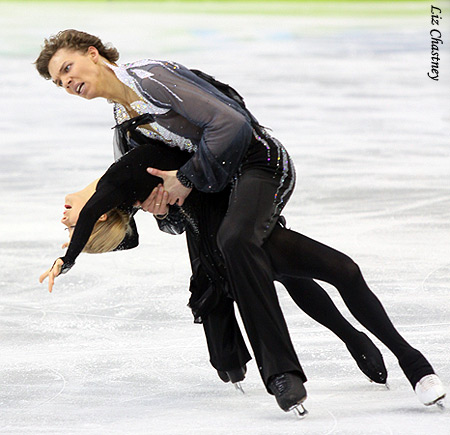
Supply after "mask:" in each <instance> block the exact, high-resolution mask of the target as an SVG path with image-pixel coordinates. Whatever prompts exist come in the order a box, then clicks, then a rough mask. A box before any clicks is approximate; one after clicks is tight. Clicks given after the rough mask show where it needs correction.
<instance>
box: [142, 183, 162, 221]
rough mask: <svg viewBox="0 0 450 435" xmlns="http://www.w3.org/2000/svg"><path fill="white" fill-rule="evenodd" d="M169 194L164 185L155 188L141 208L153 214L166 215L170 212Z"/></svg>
mask: <svg viewBox="0 0 450 435" xmlns="http://www.w3.org/2000/svg"><path fill="white" fill-rule="evenodd" d="M168 198H169V197H168V194H167V192H165V191H164V187H163V185H162V184H159V185H158V186H157V187H155V188H154V189H153V191H152V193H151V194H150V196H149V197H148V198H147V199H146V200H145V201H144V202H142V203H141V208H142V210H144V211H148V212H150V213H153V214H165V213H167V212H168V210H169V208H168V206H167V203H168Z"/></svg>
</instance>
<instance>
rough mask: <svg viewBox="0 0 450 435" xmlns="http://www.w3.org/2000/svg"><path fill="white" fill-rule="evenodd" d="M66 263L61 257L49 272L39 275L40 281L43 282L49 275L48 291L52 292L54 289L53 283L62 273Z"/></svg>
mask: <svg viewBox="0 0 450 435" xmlns="http://www.w3.org/2000/svg"><path fill="white" fill-rule="evenodd" d="M63 264H64V261H62V260H61V258H58V259H57V260H56V261H55V262H54V263H53V266H52V267H51V268H50V269H48V270H47V272H44V273H43V274H42V275H41V276H40V277H39V282H40V283H41V284H42V283H43V282H44V280H45V278H47V277H48V291H49V292H50V293H51V292H52V290H53V284H54V283H55V278H56V277H57V276H58V275H59V274H60V272H61V267H62V265H63Z"/></svg>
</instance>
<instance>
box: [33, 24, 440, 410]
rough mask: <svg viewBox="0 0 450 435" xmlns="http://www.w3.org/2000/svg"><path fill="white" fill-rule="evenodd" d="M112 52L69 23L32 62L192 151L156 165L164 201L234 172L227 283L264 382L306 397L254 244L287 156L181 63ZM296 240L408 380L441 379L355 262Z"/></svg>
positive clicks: (279, 199)
mask: <svg viewBox="0 0 450 435" xmlns="http://www.w3.org/2000/svg"><path fill="white" fill-rule="evenodd" d="M117 60H118V53H117V51H116V50H115V49H113V48H112V47H105V46H104V45H103V43H102V42H101V41H100V40H99V39H98V38H96V37H94V36H92V35H88V34H86V33H83V32H78V31H73V30H70V31H64V32H60V33H59V34H58V35H56V36H55V37H53V38H50V39H49V40H47V41H46V43H45V47H44V49H43V50H42V52H41V54H40V56H39V58H38V60H37V62H36V64H37V68H38V70H39V72H40V74H41V75H42V76H44V77H45V78H47V79H50V78H52V79H53V81H54V82H55V83H56V84H58V85H60V86H62V87H64V88H65V89H66V90H67V91H68V92H69V93H70V94H73V95H79V96H81V97H84V98H86V99H92V98H95V97H103V98H106V99H108V100H111V101H113V102H114V103H115V106H114V113H115V117H116V120H117V121H118V122H121V121H123V120H126V119H129V118H130V117H133V116H136V115H141V114H150V115H151V120H150V123H149V125H148V128H147V129H146V130H145V131H146V133H147V135H148V136H149V137H158V138H160V139H162V140H163V141H164V142H165V143H166V144H167V145H168V146H176V147H179V148H181V149H186V150H188V151H190V152H191V153H192V154H191V156H192V157H191V158H190V159H189V160H188V161H187V162H186V163H184V164H183V165H182V166H181V167H180V168H179V169H178V170H173V171H168V172H166V173H165V174H164V188H165V190H166V191H167V192H168V202H169V204H175V202H177V203H178V205H180V206H182V205H183V203H184V201H185V199H186V198H187V197H188V195H189V194H190V193H191V191H192V187H196V189H197V190H200V191H203V192H220V191H222V190H223V189H224V188H225V186H227V185H228V183H229V182H230V180H234V183H233V184H232V188H231V194H230V202H229V206H228V208H227V212H226V215H225V217H224V219H223V220H222V222H221V224H220V227H219V228H218V231H217V243H218V247H219V250H220V252H221V254H222V256H223V259H224V263H225V266H226V268H225V269H226V274H227V282H228V283H229V284H230V293H231V294H232V296H233V298H234V299H235V300H236V302H237V305H238V307H239V310H240V312H241V315H242V318H243V322H244V326H245V328H246V331H247V334H248V336H249V339H250V342H251V343H252V347H253V350H254V353H255V357H256V360H257V364H258V367H259V369H260V372H261V376H262V378H263V380H264V382H265V384H266V386H267V387H268V389H269V390H270V391H272V392H273V393H274V394H275V395H276V396H277V400H278V399H279V398H280V397H281V395H282V392H286V391H288V392H289V395H291V397H295V398H296V402H297V403H301V402H302V401H303V400H304V398H305V397H306V391H305V390H304V387H303V382H304V381H305V380H306V378H305V377H304V374H303V371H302V369H301V367H300V364H299V362H298V359H297V357H296V354H295V351H294V349H293V346H292V343H291V342H290V338H289V334H288V331H287V328H286V325H285V322H284V319H283V316H282V313H281V310H280V307H279V304H278V301H277V299H276V293H275V288H274V286H273V280H272V276H271V273H270V271H271V268H270V258H269V257H268V255H267V254H266V252H265V250H264V248H263V245H264V242H266V241H267V238H268V236H269V235H270V233H271V232H272V230H273V229H274V227H275V225H276V222H277V220H278V217H279V215H280V212H281V209H282V208H283V206H284V205H285V203H286V201H287V199H288V198H289V196H290V194H291V193H292V189H293V186H294V178H295V174H294V170H293V167H292V164H291V161H290V158H289V156H288V155H287V153H286V151H285V149H284V148H283V147H282V145H281V144H280V143H279V142H278V141H277V140H276V139H274V138H272V137H271V136H269V135H268V134H267V132H266V131H265V130H264V129H263V128H261V126H259V124H258V123H257V121H256V120H255V118H254V117H253V116H252V115H251V114H250V113H249V112H248V111H247V110H245V108H243V107H242V106H241V105H240V104H238V103H237V102H236V101H235V100H233V99H231V98H229V97H227V96H225V95H224V94H223V93H221V92H220V91H219V90H218V89H217V88H215V87H214V86H212V85H211V84H210V83H208V82H207V81H205V80H203V79H202V78H199V77H198V76H197V75H196V74H194V73H193V72H191V71H190V70H188V69H186V68H185V67H183V66H181V65H179V64H176V63H173V62H159V61H151V60H144V61H139V62H135V63H133V64H128V65H124V66H117V65H116V61H117ZM162 169H164V168H162ZM158 174H160V173H158ZM302 242H304V243H303V246H302V248H304V247H307V248H308V251H307V252H308V253H307V257H308V258H312V257H314V255H317V256H318V257H319V258H320V259H321V261H322V262H323V263H322V264H326V265H327V268H326V270H334V274H338V275H340V276H333V277H330V276H323V279H325V278H328V279H332V280H334V281H335V285H336V286H338V289H339V287H342V281H341V280H342V279H343V280H344V281H345V282H346V283H348V279H349V277H351V281H352V285H351V286H350V287H351V289H348V290H347V291H343V290H342V289H339V290H340V291H341V294H342V295H343V297H344V300H345V301H346V303H347V305H349V308H350V310H351V311H352V313H353V314H354V315H355V317H356V318H357V319H358V320H360V322H361V323H362V324H363V325H364V326H366V327H367V328H368V329H369V330H370V331H371V332H372V333H374V334H375V335H376V336H377V337H378V338H379V339H380V340H381V341H383V342H384V343H385V344H386V345H387V346H388V347H389V348H390V349H391V350H392V351H393V352H394V353H395V354H396V356H397V357H398V359H399V362H400V365H401V367H402V369H403V370H404V372H405V374H406V376H407V377H408V379H409V381H410V382H411V384H412V386H413V387H416V390H420V388H422V386H423V384H425V380H428V381H430V380H431V382H432V383H433V382H434V383H435V384H436V385H437V387H436V386H433V388H434V390H436V389H439V387H440V388H441V389H442V387H441V386H440V383H439V382H440V381H439V379H438V378H437V376H435V375H434V372H433V369H432V367H431V366H430V364H429V363H428V361H427V360H426V359H425V358H424V357H423V355H422V354H421V353H420V352H418V351H417V350H415V349H413V348H412V347H411V346H409V345H408V344H407V343H406V342H405V341H404V340H403V338H402V337H400V336H399V335H398V333H397V331H395V329H394V327H393V326H392V324H391V322H390V321H389V319H388V317H387V315H386V313H385V312H384V309H383V308H382V306H381V304H380V303H379V301H378V300H377V299H376V297H375V296H374V295H373V293H372V292H370V290H369V289H368V288H367V285H366V284H365V282H364V280H363V279H362V277H361V274H360V272H359V269H358V268H357V267H354V266H351V267H350V271H351V273H350V274H347V276H345V277H343V275H346V274H345V273H342V270H345V269H339V268H338V267H337V266H336V264H339V266H341V264H340V263H339V261H333V260H336V258H334V256H333V254H334V251H331V252H330V251H327V250H326V249H325V250H322V249H319V246H317V245H315V244H314V243H313V244H308V243H306V240H303V241H302ZM296 246H297V245H296ZM314 248H316V249H314ZM69 250H70V247H69ZM309 251H311V252H309ZM292 252H295V250H294V249H293V250H292ZM327 254H328V255H327ZM292 258H295V257H292ZM297 258H298V257H297ZM352 264H354V263H352ZM291 266H294V265H291ZM295 267H299V265H298V264H296V265H295ZM307 270H308V274H307V276H309V275H322V273H321V272H323V269H322V268H321V267H319V268H318V269H317V264H316V263H315V264H309V265H308V267H307ZM316 277H318V278H320V276H316ZM366 288H367V290H366ZM361 304H362V305H361ZM269 349H270V351H269ZM274 355H276V356H277V357H276V358H274ZM433 388H432V389H433ZM294 405H295V403H294Z"/></svg>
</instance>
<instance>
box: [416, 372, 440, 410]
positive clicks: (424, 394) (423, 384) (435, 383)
mask: <svg viewBox="0 0 450 435" xmlns="http://www.w3.org/2000/svg"><path fill="white" fill-rule="evenodd" d="M414 391H415V392H416V394H417V397H418V399H419V400H420V401H421V402H422V403H423V404H424V405H426V406H428V405H433V404H435V403H437V402H438V401H440V400H441V399H443V398H444V397H445V389H444V386H443V385H442V382H441V380H440V379H439V377H438V376H437V375H435V374H432V375H426V376H424V377H423V378H422V379H421V380H420V381H419V382H417V384H416V387H415V388H414Z"/></svg>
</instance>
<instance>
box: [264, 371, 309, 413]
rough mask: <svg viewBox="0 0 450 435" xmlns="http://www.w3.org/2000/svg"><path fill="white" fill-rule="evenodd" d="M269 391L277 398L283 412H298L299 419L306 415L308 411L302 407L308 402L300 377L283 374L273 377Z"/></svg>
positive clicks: (293, 374)
mask: <svg viewBox="0 0 450 435" xmlns="http://www.w3.org/2000/svg"><path fill="white" fill-rule="evenodd" d="M268 389H269V391H270V392H271V393H272V394H273V395H274V396H275V398H276V399H277V403H278V405H279V406H280V408H281V409H282V410H283V411H285V412H288V411H296V412H297V414H298V415H299V417H304V416H305V415H306V413H307V411H306V409H305V408H304V407H303V405H302V403H303V402H304V401H305V400H306V390H305V387H304V385H303V382H302V380H301V379H300V377H299V376H298V375H296V374H295V373H282V374H280V375H275V376H272V377H271V378H270V380H269V383H268Z"/></svg>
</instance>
